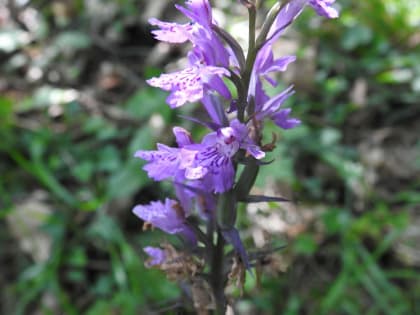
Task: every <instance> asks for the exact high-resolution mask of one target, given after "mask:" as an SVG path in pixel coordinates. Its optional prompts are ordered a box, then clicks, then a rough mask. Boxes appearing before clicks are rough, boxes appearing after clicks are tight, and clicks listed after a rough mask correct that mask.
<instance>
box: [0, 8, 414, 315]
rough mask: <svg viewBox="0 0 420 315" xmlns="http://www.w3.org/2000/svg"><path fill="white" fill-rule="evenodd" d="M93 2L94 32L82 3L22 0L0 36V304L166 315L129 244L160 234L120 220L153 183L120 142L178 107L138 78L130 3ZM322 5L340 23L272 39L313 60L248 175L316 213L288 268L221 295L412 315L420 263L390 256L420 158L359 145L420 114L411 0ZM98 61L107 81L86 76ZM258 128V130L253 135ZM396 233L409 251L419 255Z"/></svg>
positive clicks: (275, 308) (267, 310) (15, 309)
mask: <svg viewBox="0 0 420 315" xmlns="http://www.w3.org/2000/svg"><path fill="white" fill-rule="evenodd" d="M99 2H100V5H103V6H104V7H103V9H104V12H105V11H106V8H109V10H110V12H111V13H109V12H108V13H107V14H109V16H105V17H104V18H103V20H102V19H100V18H99V17H98V20H99V22H98V25H96V24H95V23H96V22H95V23H93V22H92V16H95V12H96V11H95V10H99V9H98V8H97V7H96V8H93V9H92V8H89V7H88V3H89V2H83V1H74V2H73V3H66V2H55V1H54V2H53V3H52V4H49V5H44V4H42V1H33V3H32V2H30V3H31V4H30V5H29V8H31V9H33V10H34V11H30V12H32V13H34V12H35V13H34V14H36V16H37V19H38V22H37V23H38V24H36V27H35V28H33V29H31V24H30V20H29V22H27V23H29V24H25V23H24V24H25V25H26V26H25V25H23V26H22V25H19V23H18V22H19V21H15V22H13V23H11V24H10V25H12V26H13V27H9V26H10V25H9V26H8V27H4V28H3V29H2V30H1V32H0V60H1V62H2V63H1V66H2V74H1V75H0V77H1V84H2V87H3V86H5V88H4V93H2V96H1V97H0V137H1V141H0V158H1V160H2V163H1V164H0V174H1V177H0V211H1V212H0V217H1V218H2V219H4V220H2V221H0V225H1V229H0V230H1V232H0V267H1V268H2V270H5V272H4V275H2V276H1V277H0V292H1V293H0V299H1V301H2V302H1V303H0V313H2V314H16V315H18V314H32V312H31V311H30V310H32V309H36V310H38V313H37V314H59V313H60V314H82V313H83V314H88V315H95V314H128V315H129V314H149V313H150V314H151V313H153V310H158V309H161V310H162V313H165V314H166V313H168V314H169V313H171V311H166V310H169V309H171V307H172V306H173V307H177V306H179V304H180V300H179V299H178V298H179V296H180V294H181V290H180V289H179V287H178V286H177V285H175V284H173V283H171V282H169V281H167V280H165V279H164V276H163V274H162V273H160V272H156V271H154V270H149V269H145V267H144V265H143V259H144V255H143V253H142V252H141V248H142V247H143V246H145V245H149V244H154V245H157V244H158V242H159V239H160V237H161V236H162V235H161V234H160V233H159V232H151V233H142V231H141V223H140V222H138V221H137V219H136V218H134V217H133V216H132V215H131V213H130V209H131V208H132V206H133V205H134V204H136V203H140V202H147V201H149V200H151V199H156V198H162V197H164V196H165V195H166V194H167V193H170V190H171V187H168V186H167V185H165V184H163V185H157V184H154V183H152V182H151V181H150V180H149V179H148V178H147V176H146V175H145V173H144V172H142V171H141V169H140V166H141V163H140V162H138V161H136V160H135V159H133V153H134V152H135V151H136V150H137V149H140V148H142V149H151V148H153V147H154V145H155V143H156V142H157V141H160V142H164V143H170V141H172V139H171V138H170V137H169V136H168V135H169V134H170V128H171V127H172V126H173V125H174V124H176V123H179V117H177V116H176V115H174V114H173V113H172V111H170V110H169V109H168V107H167V105H165V98H166V94H165V93H163V92H161V91H159V90H157V89H152V88H148V87H146V86H145V85H144V82H143V80H142V76H146V77H150V76H151V74H155V73H156V71H157V70H156V68H155V67H154V66H155V65H154V66H151V67H150V66H148V65H144V64H143V63H144V61H145V55H147V54H148V53H153V52H152V48H153V45H154V43H153V41H151V40H150V39H147V38H145V37H144V38H143V37H139V36H145V35H144V34H146V33H147V32H148V29H147V27H146V26H145V25H144V24H143V23H141V22H138V21H134V22H133V19H135V18H136V16H137V12H139V11H141V10H142V9H144V8H145V7H147V1H99ZM269 2H270V1H267V3H269ZM271 2H273V1H271ZM92 3H93V2H92ZM338 5H339V6H340V7H341V18H340V19H338V20H332V21H325V20H323V19H320V18H318V17H315V16H314V14H313V12H310V11H309V10H308V12H305V13H304V14H303V16H302V17H301V18H300V19H299V20H298V23H297V25H296V26H295V27H294V28H293V32H292V33H291V34H290V35H289V34H286V36H285V37H286V38H298V39H299V46H300V47H301V48H299V50H298V51H297V54H298V56H299V57H301V58H302V59H304V60H305V59H306V61H307V62H309V63H311V64H312V65H314V70H313V71H312V72H307V73H306V72H304V75H305V76H307V77H309V81H310V84H309V85H308V84H304V85H301V87H299V86H300V85H299V81H301V79H302V78H300V77H299V76H296V77H295V78H294V80H295V81H296V84H297V88H296V89H297V91H298V92H297V94H296V96H295V97H294V98H293V101H292V102H293V108H294V111H295V116H296V117H300V118H301V120H302V121H303V122H304V125H303V126H302V127H300V128H297V129H295V130H293V131H287V132H281V133H280V140H279V141H278V146H277V149H276V150H275V151H274V152H273V153H272V154H271V157H273V158H276V161H275V162H274V163H272V164H271V165H269V166H265V167H264V168H263V169H262V171H261V174H260V177H259V179H258V182H257V186H259V187H260V188H261V189H262V188H264V187H265V186H267V183H274V184H275V185H278V186H279V187H284V186H287V187H289V188H290V190H292V191H293V192H294V194H295V195H296V196H297V199H298V201H299V203H298V205H299V204H301V205H302V208H305V209H306V208H309V209H310V210H311V209H312V208H313V213H316V214H315V221H314V222H315V223H313V224H312V225H313V226H312V225H309V226H306V228H305V229H304V231H301V232H300V233H298V235H296V237H291V238H290V243H289V245H288V247H287V249H286V250H285V252H284V257H286V258H287V259H286V260H288V261H289V264H288V265H289V266H288V271H287V272H285V273H280V274H277V275H276V276H275V277H273V276H271V275H268V274H263V275H262V276H261V279H259V280H258V281H259V282H260V283H257V282H258V281H257V279H256V278H253V277H248V279H247V283H246V284H245V293H244V296H243V297H242V298H241V299H240V302H239V303H238V305H237V309H238V311H240V312H241V313H243V314H245V313H246V312H248V314H249V313H252V314H280V313H281V314H287V315H297V314H331V315H332V314H349V315H353V314H354V315H356V314H361V313H366V314H369V315H375V314H377V315H380V314H389V315H395V314H401V315H405V314H407V315H411V314H418V313H420V304H419V301H420V285H419V283H420V281H419V280H420V279H419V273H418V271H419V268H420V266H419V265H418V264H417V265H415V264H414V263H412V261H411V260H410V259H408V260H407V261H404V259H402V258H400V257H398V254H397V253H398V251H396V250H395V248H396V247H397V246H398V244H400V243H402V242H404V240H405V238H404V235H405V234H406V233H405V232H406V231H407V230H408V229H409V228H410V227H411V226H412V224H413V222H415V220H416V218H417V220H418V217H419V214H418V210H419V208H418V206H419V204H420V202H419V200H420V193H419V191H420V179H419V176H418V175H416V174H419V172H418V171H419V167H420V162H419V158H418V156H419V155H418V154H415V156H417V157H416V158H415V161H412V162H413V165H412V166H410V165H398V163H397V164H396V165H392V167H391V166H389V167H387V164H386V163H385V162H383V163H382V164H381V165H379V166H375V167H373V166H371V164H369V163H367V162H366V159H367V158H366V157H365V156H364V155H363V154H367V153H369V152H371V151H372V152H373V150H374V149H381V150H382V151H381V152H382V154H383V155H385V159H386V160H388V158H389V156H388V155H387V153H388V152H391V151H392V148H393V147H397V148H400V147H398V146H399V145H401V143H406V144H407V145H406V147H408V149H413V150H416V151H415V152H417V153H418V152H419V149H420V141H419V139H418V134H417V137H416V135H415V132H416V130H417V131H418V128H417V129H411V128H413V127H415V126H416V125H417V126H418V124H419V115H420V108H419V105H418V100H419V99H420V98H419V96H420V95H419V94H420V67H419V63H418V60H420V49H419V47H420V44H419V43H420V39H419V36H420V33H419V31H418V29H419V25H420V24H419V23H420V5H419V4H418V2H417V1H397V0H371V1H362V2H354V1H344V0H341V1H338ZM26 8H28V7H26ZM0 10H3V9H0ZM104 12H102V11H100V12H97V13H98V16H100V15H101V14H102V13H104ZM105 13H106V12H105ZM105 13H104V14H105ZM107 18H108V20H107ZM321 23H322V27H318V26H319V25H320V24H321ZM24 26H25V27H24ZM95 27H98V28H100V29H101V32H100V34H105V35H104V38H108V41H104V39H103V38H102V39H101V38H99V39H98V38H97V34H96V33H92V28H95ZM133 30H134V31H133ZM132 32H134V37H130V36H133V35H132V34H131V33H132ZM106 36H108V37H106ZM104 43H105V44H104ZM311 49H315V56H312V57H310V58H307V57H306V56H307V54H308V52H309V51H310V50H311ZM130 51H134V52H135V53H134V57H133V56H132V55H131V53H130ZM144 51H146V53H144ZM136 53H137V55H135V54H136ZM175 56H176V52H175ZM167 58H168V59H169V60H166V61H171V59H172V58H173V56H171V55H170V56H169V57H167ZM134 63H137V66H133V64H134ZM109 64H111V65H113V66H112V67H111V68H112V69H113V70H114V71H116V72H117V74H115V73H114V72H112V71H111V73H110V72H107V71H105V72H101V70H100V69H102V68H101V67H103V68H104V69H107V67H108V66H109ZM158 66H162V64H160V65H158ZM121 68H122V69H123V70H121V71H120V72H119V69H121ZM115 69H117V70H115ZM297 72H298V73H299V71H297ZM40 73H42V74H40ZM124 76H125V77H124ZM137 77H140V79H139V80H138V79H136V78H137ZM105 79H106V80H105ZM101 80H102V81H101ZM3 81H5V82H6V83H3ZM22 81H23V82H22ZM115 82H116V83H115ZM193 110H194V109H192V107H189V109H186V111H187V112H188V114H190V113H191V112H192V111H193ZM194 114H195V112H194ZM197 114H200V113H197ZM188 124H189V125H188V127H193V125H192V124H190V123H188ZM159 128H161V130H160V129H159ZM194 128H196V131H197V132H198V133H202V132H203V131H202V130H201V129H200V128H198V127H194ZM378 130H382V131H383V130H386V132H387V135H388V136H384V139H385V140H383V141H382V142H380V141H379V140H378V141H379V142H378V141H377V140H375V139H376V138H375V137H374V136H373V134H375V132H377V131H378ZM273 131H275V132H276V133H279V132H278V130H276V129H275V128H274V126H270V125H269V126H267V130H266V132H267V139H268V140H267V142H268V141H269V138H270V134H271V132H273ZM413 133H414V134H413ZM381 139H382V138H381ZM375 141H376V142H375ZM387 141H388V142H387ZM365 144H366V146H367V148H368V150H367V153H366V151H363V150H361V148H363V145H365ZM388 149H389V150H391V151H389V150H388ZM387 150H388V151H387ZM392 152H393V151H392ZM409 152H411V151H409ZM409 152H401V153H400V154H402V155H405V154H411V153H409ZM410 167H411V168H410ZM394 168H396V169H397V170H394ZM400 169H408V171H407V172H408V173H409V175H408V176H407V175H405V173H403V174H402V175H401V173H400V172H399V170H400ZM371 173H373V175H372V176H374V177H375V176H376V177H375V178H377V179H376V180H375V181H372V180H370V179H369V178H370V177H369V176H368V175H369V174H371ZM270 208H271V211H278V205H273V206H271V205H270ZM316 209H322V211H320V213H319V212H318V211H317V210H316ZM241 220H242V216H241ZM242 221H244V222H242ZM242 221H241V224H243V225H244V226H252V222H251V223H250V222H247V220H246V219H243V220H242ZM412 221H413V222H412ZM417 222H418V221H417ZM411 228H412V227H411ZM40 235H41V236H42V237H45V238H46V239H47V240H49V241H50V242H51V243H50V244H48V242H47V243H42V244H41V245H40V246H41V247H42V248H47V252H48V255H47V257H46V258H36V257H38V256H37V255H39V252H37V248H36V247H34V246H35V245H33V244H32V245H31V246H29V248H28V247H27V246H26V247H25V245H24V244H25V242H30V241H31V239H32V241H33V239H36V238H38V237H41V236H40ZM157 235H159V236H158V237H157ZM417 237H419V236H417ZM276 238H277V239H281V240H282V239H283V236H281V237H279V235H275V236H274V239H276ZM407 242H408V241H407ZM412 242H413V244H411V243H409V244H408V245H407V246H408V248H413V250H414V251H415V249H416V248H417V251H418V250H419V249H418V245H417V244H418V242H417V244H416V242H415V240H414V241H412ZM247 243H248V244H250V245H252V242H247ZM416 246H417V247H416ZM281 254H282V255H283V252H281ZM2 273H3V272H2ZM174 312H175V311H174ZM185 312H186V311H185Z"/></svg>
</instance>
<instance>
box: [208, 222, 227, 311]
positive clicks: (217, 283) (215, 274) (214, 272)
mask: <svg viewBox="0 0 420 315" xmlns="http://www.w3.org/2000/svg"><path fill="white" fill-rule="evenodd" d="M224 248H225V240H224V238H223V235H222V233H221V232H220V229H218V231H217V243H216V246H215V247H214V251H213V257H212V258H213V259H212V265H211V286H212V289H213V295H214V300H215V303H216V311H215V314H216V315H225V313H226V297H225V275H224V270H223V265H224V254H225V253H224Z"/></svg>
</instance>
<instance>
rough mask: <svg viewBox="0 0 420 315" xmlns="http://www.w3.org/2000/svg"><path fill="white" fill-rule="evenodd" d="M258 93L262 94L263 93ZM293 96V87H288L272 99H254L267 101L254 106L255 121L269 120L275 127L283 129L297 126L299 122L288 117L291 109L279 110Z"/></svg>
mask: <svg viewBox="0 0 420 315" xmlns="http://www.w3.org/2000/svg"><path fill="white" fill-rule="evenodd" d="M258 92H259V93H264V91H258ZM293 94H294V91H293V86H289V87H288V88H287V89H286V90H284V91H283V92H281V93H280V94H278V95H276V96H274V97H272V98H268V97H267V98H262V97H261V96H260V97H258V98H256V99H266V100H267V101H266V102H265V103H264V104H258V103H257V104H256V106H255V108H256V111H255V118H256V119H257V120H263V119H265V118H270V119H272V120H273V121H274V123H275V124H276V125H277V126H279V127H280V128H283V129H290V128H293V127H296V126H298V125H299V124H300V120H298V119H295V118H290V117H289V115H290V112H291V109H280V108H281V106H282V105H283V103H284V102H285V101H286V100H287V99H288V98H289V97H290V96H291V95H293ZM264 95H265V94H264Z"/></svg>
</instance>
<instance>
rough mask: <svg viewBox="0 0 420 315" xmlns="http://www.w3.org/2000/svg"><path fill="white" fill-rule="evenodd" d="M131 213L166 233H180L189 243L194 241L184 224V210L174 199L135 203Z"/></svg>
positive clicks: (189, 230) (192, 233) (190, 231)
mask: <svg viewBox="0 0 420 315" xmlns="http://www.w3.org/2000/svg"><path fill="white" fill-rule="evenodd" d="M133 213H134V214H135V215H136V216H137V217H139V218H140V219H142V220H143V221H145V222H149V223H151V224H152V225H153V226H155V227H157V228H159V229H161V230H162V231H164V232H166V233H168V234H181V235H183V236H185V237H186V239H187V240H189V241H190V242H191V243H195V242H196V238H195V235H194V232H193V231H192V230H191V229H190V228H189V227H188V226H187V225H186V224H185V212H184V210H183V209H182V207H181V206H180V205H179V203H178V202H176V201H175V200H172V199H169V198H166V199H165V203H163V202H161V201H152V202H151V203H150V204H148V205H137V206H135V207H134V209H133Z"/></svg>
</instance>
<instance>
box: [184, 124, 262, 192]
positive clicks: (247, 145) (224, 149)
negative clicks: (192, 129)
mask: <svg viewBox="0 0 420 315" xmlns="http://www.w3.org/2000/svg"><path fill="white" fill-rule="evenodd" d="M194 149H195V150H198V152H197V154H196V156H195V161H194V165H195V167H192V168H188V169H186V172H185V177H186V178H187V179H190V180H197V179H202V180H203V183H204V185H206V186H207V187H208V189H210V190H211V191H213V192H215V193H223V192H225V191H227V190H229V189H230V188H231V187H232V186H233V183H234V179H235V170H234V167H233V156H234V155H235V154H236V153H237V152H238V150H239V149H244V150H246V152H247V154H250V155H252V156H253V157H254V158H256V159H262V158H264V156H265V153H264V152H263V151H261V149H260V148H259V147H258V146H257V145H255V144H254V143H253V141H252V140H251V139H250V138H249V136H248V128H247V127H246V126H245V125H244V124H241V123H240V122H239V121H238V120H237V119H235V120H233V121H232V122H231V123H230V126H229V127H224V128H220V129H218V130H217V131H216V132H212V133H210V134H208V135H207V136H206V137H205V138H204V139H203V141H202V143H201V144H199V145H194Z"/></svg>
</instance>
